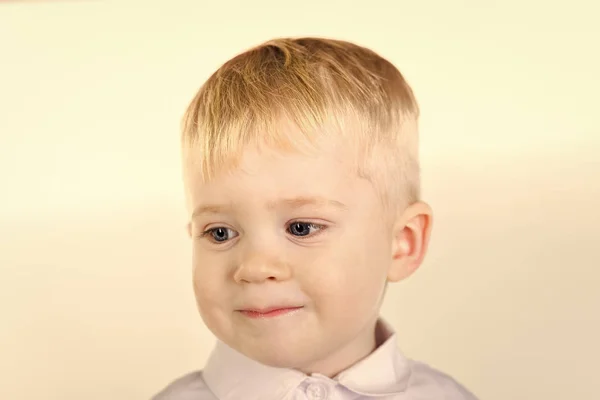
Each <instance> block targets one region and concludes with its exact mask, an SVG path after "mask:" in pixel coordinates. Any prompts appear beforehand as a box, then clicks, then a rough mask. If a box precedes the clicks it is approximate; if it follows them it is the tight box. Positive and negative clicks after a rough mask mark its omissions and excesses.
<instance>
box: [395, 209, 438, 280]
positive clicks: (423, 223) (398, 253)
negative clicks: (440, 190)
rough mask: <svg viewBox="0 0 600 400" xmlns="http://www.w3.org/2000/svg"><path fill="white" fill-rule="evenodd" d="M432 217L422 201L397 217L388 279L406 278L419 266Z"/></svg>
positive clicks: (425, 249) (427, 240)
mask: <svg viewBox="0 0 600 400" xmlns="http://www.w3.org/2000/svg"><path fill="white" fill-rule="evenodd" d="M432 219H433V215H432V211H431V207H429V205H427V204H426V203H423V202H417V203H414V204H412V205H411V206H409V207H408V208H407V209H406V210H404V212H403V213H402V214H401V215H400V216H399V217H398V218H397V220H396V223H395V225H394V228H393V231H392V234H393V237H392V265H391V267H390V269H389V271H388V281H390V282H398V281H401V280H403V279H406V278H407V277H409V276H410V275H411V274H412V273H413V272H415V271H416V269H417V268H419V266H420V265H421V263H422V262H423V259H424V258H425V253H426V252H427V246H428V245H429V238H430V236H431V225H432V222H433V221H432Z"/></svg>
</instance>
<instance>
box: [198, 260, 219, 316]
mask: <svg viewBox="0 0 600 400" xmlns="http://www.w3.org/2000/svg"><path fill="white" fill-rule="evenodd" d="M192 266H193V271H192V276H193V285H194V295H195V297H196V303H197V305H198V310H199V311H200V313H201V315H202V317H203V318H211V317H214V316H215V314H216V313H218V311H219V310H218V309H219V308H220V307H221V306H223V305H224V304H226V301H225V299H224V293H225V291H224V290H223V289H224V285H225V283H226V282H225V279H226V276H225V274H224V273H221V268H219V265H218V264H217V263H216V260H207V259H206V258H203V259H200V258H199V257H198V256H197V255H196V254H194V256H193V262H192Z"/></svg>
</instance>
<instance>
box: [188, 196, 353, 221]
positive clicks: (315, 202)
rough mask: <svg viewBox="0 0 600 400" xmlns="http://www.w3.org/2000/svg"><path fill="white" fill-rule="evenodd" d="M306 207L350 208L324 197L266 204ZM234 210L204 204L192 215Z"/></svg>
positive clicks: (271, 206) (276, 206)
mask: <svg viewBox="0 0 600 400" xmlns="http://www.w3.org/2000/svg"><path fill="white" fill-rule="evenodd" d="M305 206H316V207H333V208H337V209H339V210H347V209H348V206H347V205H345V204H344V203H342V202H340V201H337V200H331V199H327V198H324V197H308V196H298V197H291V198H284V199H279V200H276V201H269V202H268V203H267V204H266V208H267V209H268V210H273V209H277V208H292V209H295V208H300V207H305ZM232 208H233V205H232V204H227V205H226V204H203V205H200V206H198V207H196V208H195V209H194V212H193V213H192V218H195V217H197V216H199V215H201V214H219V213H224V212H226V211H231V209H232Z"/></svg>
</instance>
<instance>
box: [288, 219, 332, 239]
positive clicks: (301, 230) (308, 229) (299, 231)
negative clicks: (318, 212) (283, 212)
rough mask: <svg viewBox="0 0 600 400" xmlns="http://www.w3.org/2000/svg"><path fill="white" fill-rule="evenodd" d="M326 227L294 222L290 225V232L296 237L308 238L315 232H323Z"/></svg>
mask: <svg viewBox="0 0 600 400" xmlns="http://www.w3.org/2000/svg"><path fill="white" fill-rule="evenodd" d="M324 228H325V227H324V226H322V225H317V224H313V223H310V222H294V223H292V224H290V226H289V228H288V232H289V233H291V234H292V235H294V236H308V235H310V234H311V233H314V231H321V230H323V229H324Z"/></svg>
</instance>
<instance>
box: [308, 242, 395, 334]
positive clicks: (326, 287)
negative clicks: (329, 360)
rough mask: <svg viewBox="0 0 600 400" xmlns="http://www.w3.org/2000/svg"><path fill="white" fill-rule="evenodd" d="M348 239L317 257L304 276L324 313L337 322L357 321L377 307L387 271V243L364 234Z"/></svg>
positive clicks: (366, 316)
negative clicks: (368, 238)
mask: <svg viewBox="0 0 600 400" xmlns="http://www.w3.org/2000/svg"><path fill="white" fill-rule="evenodd" d="M345 239H346V240H340V241H339V242H337V244H336V245H335V246H333V247H332V248H331V249H330V251H329V252H328V254H326V255H323V256H322V257H320V258H319V259H316V260H314V263H313V264H312V265H311V266H310V268H308V269H307V271H306V275H305V276H304V279H302V280H303V281H304V284H303V286H304V289H305V291H306V292H307V293H309V296H310V297H311V298H312V299H313V300H314V302H315V308H316V310H317V312H318V313H320V314H321V317H323V316H324V315H327V319H328V320H331V321H335V323H353V322H354V323H356V322H359V321H360V320H363V319H367V318H370V317H371V314H373V313H374V312H377V310H378V306H379V304H380V299H381V296H382V294H383V290H384V287H385V281H386V274H387V269H386V265H385V261H386V258H385V257H384V254H385V249H386V246H385V243H371V242H367V241H365V240H364V237H362V239H363V240H362V241H360V240H352V239H354V238H345ZM357 239H358V238H357ZM332 316H335V318H332ZM362 322H365V321H362Z"/></svg>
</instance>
